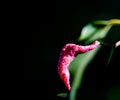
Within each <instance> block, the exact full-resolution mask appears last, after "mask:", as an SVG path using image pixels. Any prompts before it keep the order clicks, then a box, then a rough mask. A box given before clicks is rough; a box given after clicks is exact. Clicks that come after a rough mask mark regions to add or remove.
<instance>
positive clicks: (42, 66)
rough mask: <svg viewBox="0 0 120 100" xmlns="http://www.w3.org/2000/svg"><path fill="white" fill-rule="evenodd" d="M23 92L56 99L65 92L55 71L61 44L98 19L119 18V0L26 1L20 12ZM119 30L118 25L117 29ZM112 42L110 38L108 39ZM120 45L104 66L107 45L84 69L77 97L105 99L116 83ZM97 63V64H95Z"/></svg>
mask: <svg viewBox="0 0 120 100" xmlns="http://www.w3.org/2000/svg"><path fill="white" fill-rule="evenodd" d="M23 13H24V14H23V19H24V23H23V24H24V26H25V27H24V28H25V29H26V32H25V34H24V41H25V42H24V95H25V98H32V99H34V100H36V99H40V100H57V99H61V98H60V97H56V94H57V93H61V92H67V89H66V87H65V86H64V84H63V83H62V81H61V80H60V78H59V76H58V73H57V62H58V58H59V54H60V51H61V48H62V46H63V45H64V44H65V43H68V42H69V41H70V40H74V39H76V38H77V37H78V36H79V35H80V32H81V29H82V27H83V26H84V25H86V24H87V23H89V22H90V21H93V20H97V19H111V18H120V2H119V0H91V1H87V0H83V1H80V0H79V1H76V0H74V1H66V0H64V1H62V0H57V1H42V2H27V3H25V9H24V12H23ZM118 29H119V28H118ZM119 32H120V31H119ZM111 41H112V40H111ZM119 50H120V49H119V48H117V49H116V51H115V54H114V56H113V58H112V61H111V62H110V64H109V66H107V68H106V66H105V65H106V62H107V60H108V56H109V52H110V48H109V47H104V48H103V49H102V50H101V52H100V53H98V55H97V56H96V59H94V60H93V62H92V63H91V64H90V67H88V69H86V72H85V76H84V79H83V85H82V87H81V90H79V92H80V93H79V94H81V95H80V96H79V95H78V98H79V99H80V100H88V98H89V100H90V99H92V100H106V91H107V90H108V89H109V88H110V87H112V86H116V85H117V87H118V86H120V85H119V84H120V83H119V76H120V74H119V65H120V64H119V59H120V57H119V55H120V52H119ZM96 66H97V67H96ZM62 99H63V98H62ZM116 100H117V99H116Z"/></svg>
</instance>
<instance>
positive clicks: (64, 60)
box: [58, 41, 100, 91]
mask: <svg viewBox="0 0 120 100" xmlns="http://www.w3.org/2000/svg"><path fill="white" fill-rule="evenodd" d="M99 44H100V43H99V42H98V41H94V42H93V43H92V44H90V45H87V46H81V45H76V44H72V43H69V44H66V45H65V46H64V47H63V49H62V51H61V54H60V59H59V62H58V73H59V75H60V77H61V79H62V80H63V82H64V83H65V85H66V87H67V89H68V91H70V89H71V87H70V82H69V80H70V73H69V70H68V67H69V65H70V63H71V62H72V61H73V59H74V58H75V55H76V54H80V53H85V52H88V51H90V50H94V49H95V48H96V47H97V46H98V45H99Z"/></svg>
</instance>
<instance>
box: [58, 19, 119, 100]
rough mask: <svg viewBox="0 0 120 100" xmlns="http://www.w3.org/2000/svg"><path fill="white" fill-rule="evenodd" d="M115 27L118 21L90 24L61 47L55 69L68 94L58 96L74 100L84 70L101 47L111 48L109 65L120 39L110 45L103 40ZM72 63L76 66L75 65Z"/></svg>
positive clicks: (99, 21)
mask: <svg viewBox="0 0 120 100" xmlns="http://www.w3.org/2000/svg"><path fill="white" fill-rule="evenodd" d="M115 25H120V19H110V20H98V21H94V22H90V23H88V24H87V25H85V26H84V27H83V28H82V31H81V34H80V36H79V37H78V38H77V39H76V40H75V41H73V43H67V44H65V45H64V46H63V48H62V50H61V53H60V57H59V61H58V66H57V67H58V74H59V76H60V78H61V79H62V81H63V82H64V84H65V86H66V87H67V89H68V93H59V94H58V96H61V97H67V96H69V100H76V95H77V90H78V89H80V86H81V83H82V78H83V75H84V72H85V69H86V68H87V66H88V64H89V63H90V62H91V61H92V59H94V57H95V55H96V54H97V53H98V52H99V51H100V49H101V48H102V46H109V47H111V52H110V54H109V57H108V59H107V60H108V62H107V65H108V64H109V63H110V61H111V58H112V55H113V53H114V51H115V49H116V48H117V47H119V46H120V38H118V39H116V40H115V41H114V43H112V44H111V43H106V41H105V39H106V37H107V35H108V33H109V31H110V29H111V28H112V27H113V26H115ZM113 34H114V35H116V34H115V33H113ZM80 43H81V44H80ZM82 43H84V44H82ZM88 51H89V52H88ZM74 62H76V63H77V64H76V65H75V64H74ZM70 74H71V75H72V76H73V79H72V80H70ZM70 83H71V84H70Z"/></svg>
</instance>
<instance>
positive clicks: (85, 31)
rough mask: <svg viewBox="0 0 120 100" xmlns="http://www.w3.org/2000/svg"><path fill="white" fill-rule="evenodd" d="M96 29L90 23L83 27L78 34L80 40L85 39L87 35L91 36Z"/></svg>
mask: <svg viewBox="0 0 120 100" xmlns="http://www.w3.org/2000/svg"><path fill="white" fill-rule="evenodd" d="M96 31H97V29H96V28H95V27H94V26H93V25H92V24H91V23H90V24H87V25H86V26H84V27H83V29H82V31H81V35H80V40H81V41H82V40H87V39H88V38H89V37H91V36H92V35H93V34H94V33H95V32H96Z"/></svg>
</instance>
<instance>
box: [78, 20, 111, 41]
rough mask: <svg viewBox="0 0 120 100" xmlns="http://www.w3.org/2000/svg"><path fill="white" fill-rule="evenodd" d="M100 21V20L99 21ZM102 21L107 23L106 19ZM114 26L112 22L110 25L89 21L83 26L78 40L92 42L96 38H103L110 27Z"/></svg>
mask: <svg viewBox="0 0 120 100" xmlns="http://www.w3.org/2000/svg"><path fill="white" fill-rule="evenodd" d="M97 22H99V21H97ZM102 23H107V22H106V21H102ZM111 27H112V25H111V24H108V25H102V26H101V25H100V26H99V25H98V23H97V25H95V22H94V23H92V22H91V23H89V24H87V25H86V26H84V27H83V29H82V31H81V34H80V37H79V38H78V41H87V42H86V43H90V42H92V41H95V40H100V39H103V38H104V37H105V36H106V35H107V33H108V31H109V30H110V28H111Z"/></svg>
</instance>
